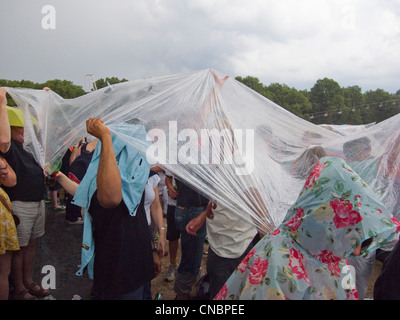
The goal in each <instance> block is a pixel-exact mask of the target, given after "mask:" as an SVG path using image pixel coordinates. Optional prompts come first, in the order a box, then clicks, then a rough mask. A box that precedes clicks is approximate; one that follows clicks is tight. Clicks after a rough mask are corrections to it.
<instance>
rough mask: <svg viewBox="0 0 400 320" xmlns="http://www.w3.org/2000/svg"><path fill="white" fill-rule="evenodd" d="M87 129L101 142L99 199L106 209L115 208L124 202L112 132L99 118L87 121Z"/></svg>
mask: <svg viewBox="0 0 400 320" xmlns="http://www.w3.org/2000/svg"><path fill="white" fill-rule="evenodd" d="M86 129H87V132H88V133H89V134H91V135H92V136H95V137H96V138H99V140H100V141H101V150H100V161H99V168H98V170H97V199H98V200H99V203H100V205H102V206H103V207H104V208H114V207H116V206H118V205H119V204H120V203H121V201H122V183H121V175H120V172H119V168H118V164H117V159H116V157H115V153H114V148H113V145H112V139H111V134H110V130H109V129H108V128H107V127H106V126H105V125H104V123H103V121H102V120H101V119H98V118H90V119H89V120H87V121H86Z"/></svg>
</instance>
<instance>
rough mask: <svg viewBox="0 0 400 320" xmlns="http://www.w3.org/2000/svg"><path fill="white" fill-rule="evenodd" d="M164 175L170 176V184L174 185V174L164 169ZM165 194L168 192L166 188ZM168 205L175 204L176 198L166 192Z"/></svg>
mask: <svg viewBox="0 0 400 320" xmlns="http://www.w3.org/2000/svg"><path fill="white" fill-rule="evenodd" d="M165 176H167V177H170V178H172V185H173V186H174V185H175V178H174V175H173V174H172V173H171V172H170V171H168V170H166V171H165ZM167 194H168V190H167ZM168 205H169V206H176V199H172V198H171V197H170V196H169V194H168Z"/></svg>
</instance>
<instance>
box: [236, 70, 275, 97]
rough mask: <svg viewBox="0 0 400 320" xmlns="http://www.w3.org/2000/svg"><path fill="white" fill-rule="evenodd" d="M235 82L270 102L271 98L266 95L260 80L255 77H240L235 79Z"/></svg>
mask: <svg viewBox="0 0 400 320" xmlns="http://www.w3.org/2000/svg"><path fill="white" fill-rule="evenodd" d="M235 79H236V80H237V81H239V82H241V83H243V84H244V85H246V86H247V87H249V88H251V89H253V90H254V91H256V92H258V93H259V94H262V95H263V96H264V97H267V98H268V99H271V100H272V97H271V96H269V95H268V93H267V91H266V89H265V86H264V85H263V84H262V83H261V82H260V80H259V79H258V78H256V77H251V76H247V77H245V78H242V77H239V76H238V77H236V78H235Z"/></svg>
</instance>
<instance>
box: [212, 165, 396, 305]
mask: <svg viewBox="0 0 400 320" xmlns="http://www.w3.org/2000/svg"><path fill="white" fill-rule="evenodd" d="M398 231H400V224H399V222H398V221H397V220H396V219H395V218H394V217H393V216H392V215H391V214H389V213H388V212H387V210H386V208H385V207H384V205H383V204H382V202H381V200H380V198H379V196H378V195H377V194H376V193H375V192H374V191H373V190H372V189H370V188H369V186H368V185H367V184H366V183H365V182H364V181H363V180H362V179H361V178H360V177H359V176H358V175H357V174H356V173H355V172H354V171H353V170H352V169H351V168H350V166H349V165H348V164H346V162H345V161H344V160H342V159H340V158H336V157H325V158H321V159H320V161H319V162H318V163H317V165H316V166H315V167H314V170H313V171H312V172H311V174H310V176H309V177H308V179H307V181H306V182H305V185H304V187H303V189H302V191H301V192H300V195H299V197H298V199H297V201H296V202H295V203H294V205H293V206H292V207H291V208H290V209H289V211H288V213H287V215H286V217H285V219H284V221H283V222H282V224H281V225H280V226H279V228H278V229H276V230H275V231H274V232H272V233H269V234H267V235H266V236H265V237H264V238H263V239H262V240H261V241H259V243H258V244H257V245H256V246H255V247H254V248H253V249H252V250H251V251H250V252H249V254H248V255H247V256H246V258H245V259H244V260H243V261H242V262H241V263H240V265H239V266H238V267H237V269H236V270H235V271H234V273H233V274H232V275H231V277H230V278H229V279H228V281H227V282H226V284H225V285H224V286H223V287H222V289H221V290H220V292H219V293H218V295H217V296H216V297H215V299H216V300H223V299H230V300H231V299H233V300H236V299H244V300H250V299H257V300H269V299H294V300H301V299H309V300H336V299H341V300H344V299H357V298H358V297H357V291H356V289H355V288H354V286H352V285H351V284H352V283H355V281H354V279H353V281H354V282H353V281H351V280H352V275H351V272H350V270H351V268H349V267H348V266H347V263H346V259H347V258H348V257H350V256H351V257H354V255H353V251H354V249H355V248H356V247H357V246H358V245H359V244H361V243H364V244H366V245H365V246H364V245H363V249H362V252H361V255H366V254H368V253H369V252H370V251H372V250H376V249H377V248H379V247H380V246H382V245H383V244H385V243H386V242H388V241H389V240H390V239H392V238H393V236H394V235H395V234H396V232H398ZM366 240H368V241H366ZM343 267H346V268H343Z"/></svg>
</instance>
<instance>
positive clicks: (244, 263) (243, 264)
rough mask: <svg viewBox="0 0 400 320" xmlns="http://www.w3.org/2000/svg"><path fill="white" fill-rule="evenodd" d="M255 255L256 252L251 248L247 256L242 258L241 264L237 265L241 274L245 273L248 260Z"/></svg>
mask: <svg viewBox="0 0 400 320" xmlns="http://www.w3.org/2000/svg"><path fill="white" fill-rule="evenodd" d="M255 253H256V250H255V249H254V248H253V249H251V250H250V252H249V253H248V254H247V256H245V257H244V259H243V260H242V262H240V264H239V265H238V270H239V271H240V272H241V273H244V272H245V271H246V268H247V265H248V264H249V260H250V259H251V258H252V257H253V256H254V254H255Z"/></svg>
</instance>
